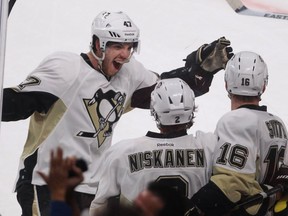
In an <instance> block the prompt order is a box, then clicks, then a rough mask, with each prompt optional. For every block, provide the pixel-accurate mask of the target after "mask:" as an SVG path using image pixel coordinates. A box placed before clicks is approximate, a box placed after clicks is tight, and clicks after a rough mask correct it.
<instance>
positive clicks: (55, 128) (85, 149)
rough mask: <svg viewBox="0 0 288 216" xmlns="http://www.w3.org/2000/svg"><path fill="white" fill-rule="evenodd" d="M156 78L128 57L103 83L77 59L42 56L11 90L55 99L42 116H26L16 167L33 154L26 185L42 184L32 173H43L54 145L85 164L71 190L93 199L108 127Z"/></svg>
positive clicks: (61, 54)
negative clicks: (137, 92)
mask: <svg viewBox="0 0 288 216" xmlns="http://www.w3.org/2000/svg"><path fill="white" fill-rule="evenodd" d="M157 79H158V78H157V76H156V74H154V73H152V72H150V71H148V70H147V69H145V68H144V67H143V66H142V64H140V63H139V62H138V61H136V60H135V59H134V58H133V57H132V58H131V59H130V62H129V63H126V64H124V65H123V67H122V68H121V70H120V71H119V72H118V73H117V74H116V75H115V76H113V77H112V78H111V80H110V81H108V80H107V79H106V78H105V77H104V76H103V74H101V73H100V72H98V71H96V70H94V69H93V68H92V67H90V66H89V65H88V64H87V63H86V62H85V61H84V59H83V58H82V57H81V56H80V55H77V54H73V53H68V52H57V53H54V54H52V55H50V56H48V57H47V58H46V59H44V60H43V61H42V62H41V63H40V65H39V66H38V67H37V68H36V69H35V70H34V71H33V72H32V73H31V74H29V76H28V77H27V79H26V80H25V81H24V82H22V83H21V84H20V85H18V86H17V87H15V90H16V91H21V92H35V91H36V92H49V93H51V94H53V95H55V96H57V97H58V98H59V99H58V101H56V102H55V104H54V105H53V107H52V108H51V109H50V110H49V112H48V113H46V114H43V113H37V112H35V113H34V114H33V115H32V116H31V120H30V126H29V134H28V138H27V141H26V144H25V146H24V151H23V154H22V157H21V161H20V166H19V168H20V169H21V168H23V161H24V159H25V158H26V157H28V156H29V155H31V154H33V153H34V152H35V151H36V150H37V149H38V158H37V163H36V166H35V168H34V171H33V179H32V183H33V184H36V185H43V184H45V183H44V181H43V180H42V179H41V177H40V176H39V175H38V174H37V173H36V171H37V170H40V171H41V172H44V173H48V171H49V161H50V151H51V150H55V149H56V147H57V146H60V147H61V148H62V149H63V152H64V157H66V156H77V157H79V158H83V159H85V160H86V161H87V163H88V171H86V172H85V173H84V175H85V176H84V177H85V179H84V181H83V182H82V184H81V185H79V186H78V187H77V189H76V190H77V191H79V192H84V193H90V194H95V192H96V187H95V184H94V182H95V181H94V180H93V179H92V176H94V172H95V171H96V170H98V168H97V166H98V164H99V157H100V155H101V154H102V152H103V151H105V150H106V149H107V148H108V147H110V145H111V139H112V137H111V135H112V131H113V128H114V127H115V125H116V124H117V121H118V120H119V118H120V117H121V115H122V113H124V112H125V111H128V110H130V106H129V105H130V99H131V96H132V94H133V92H134V91H135V90H137V89H140V88H143V87H147V86H151V85H153V84H154V83H155V82H156V81H157Z"/></svg>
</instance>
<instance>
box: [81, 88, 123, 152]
mask: <svg viewBox="0 0 288 216" xmlns="http://www.w3.org/2000/svg"><path fill="white" fill-rule="evenodd" d="M125 99H126V94H122V93H121V92H115V91H113V90H109V91H108V92H105V93H103V91H102V89H99V90H97V92H96V93H95V94H94V96H93V98H91V99H83V101H84V104H85V106H86V109H87V111H88V113H89V116H90V119H91V121H92V123H93V125H94V128H95V132H85V131H80V132H79V133H78V134H77V136H81V137H88V138H96V137H97V139H98V147H100V146H101V145H102V144H103V142H104V141H105V139H106V137H109V136H111V134H112V130H113V124H114V123H116V122H117V121H118V120H119V119H120V117H121V115H122V113H123V110H124V107H123V105H124V102H125Z"/></svg>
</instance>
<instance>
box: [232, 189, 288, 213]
mask: <svg viewBox="0 0 288 216" xmlns="http://www.w3.org/2000/svg"><path fill="white" fill-rule="evenodd" d="M283 191H284V186H283V185H280V184H279V185H277V186H275V187H273V188H271V189H269V190H267V191H263V192H261V193H259V194H255V195H253V196H250V197H248V198H247V199H245V200H244V201H242V202H241V203H239V204H237V205H236V206H235V208H234V210H237V209H239V208H242V207H245V208H247V207H250V206H253V205H256V204H259V203H261V202H262V201H263V200H264V199H265V198H267V197H269V196H271V195H274V194H276V193H278V192H283Z"/></svg>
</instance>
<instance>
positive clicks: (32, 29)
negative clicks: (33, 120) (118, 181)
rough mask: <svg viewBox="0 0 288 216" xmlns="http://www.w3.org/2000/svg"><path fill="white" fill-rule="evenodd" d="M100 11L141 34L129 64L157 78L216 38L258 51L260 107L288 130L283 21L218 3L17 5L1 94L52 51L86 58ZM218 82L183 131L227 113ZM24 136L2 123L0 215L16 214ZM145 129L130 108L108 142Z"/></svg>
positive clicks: (143, 114)
mask: <svg viewBox="0 0 288 216" xmlns="http://www.w3.org/2000/svg"><path fill="white" fill-rule="evenodd" d="M261 1H262V2H264V1H263V0H261ZM271 2H275V3H276V5H274V6H273V7H278V6H279V7H281V8H283V7H284V6H283V5H281V3H283V2H284V1H280V0H278V2H277V1H272V0H271V1H268V0H265V3H267V4H271ZM277 4H278V5H277ZM286 6H287V4H286ZM287 8H288V7H287ZM287 8H286V9H287ZM102 10H112V11H119V10H122V11H124V12H126V13H127V14H128V15H129V16H130V17H131V18H132V20H133V21H134V22H135V23H136V24H137V25H138V27H139V28H140V30H141V51H140V54H139V55H136V58H137V59H138V60H140V61H141V62H142V63H143V64H144V65H145V66H146V68H148V69H151V70H153V71H156V72H158V73H161V72H164V71H168V70H170V69H173V68H177V67H181V66H183V64H184V62H183V61H182V59H183V58H185V57H186V56H187V55H188V54H189V53H190V52H191V51H193V50H195V49H197V48H198V47H199V46H200V45H202V44H203V43H209V42H212V41H213V40H215V39H217V38H220V37H222V36H225V37H226V38H228V39H229V40H230V41H231V43H232V47H233V49H234V52H238V51H243V50H249V51H255V52H258V53H259V54H261V55H262V57H263V58H264V60H265V61H266V63H267V64H268V68H269V83H268V87H267V90H266V93H265V94H264V95H263V97H262V104H266V105H268V110H269V111H270V112H272V113H274V114H276V115H278V116H280V117H281V118H282V119H283V120H284V121H285V123H286V124H288V112H287V107H286V105H288V102H287V100H288V98H287V92H288V85H287V82H288V81H287V80H288V55H287V50H288V42H287V38H288V21H287V20H277V19H272V18H263V17H251V16H243V15H238V14H236V13H235V12H234V11H233V10H232V9H231V8H230V6H229V5H228V4H227V3H226V1H225V0H193V1H192V0H177V1H176V0H165V1H163V0H141V1H137V0H121V1H116V0H105V1H95V0H61V1H59V0H41V1H39V0H21V1H20V0H19V1H17V2H16V4H15V7H14V9H13V11H12V13H11V14H10V17H9V20H8V32H7V45H6V63H5V74H4V87H10V86H15V85H18V84H19V83H20V82H22V81H23V80H24V79H25V78H26V75H27V74H28V73H29V72H30V71H32V70H33V69H34V68H35V67H36V66H37V65H38V64H39V62H40V61H41V60H42V59H43V58H44V57H45V56H47V55H48V54H50V53H52V52H54V51H71V52H75V53H79V54H80V53H81V52H88V50H89V43H90V38H91V33H90V26H91V23H92V20H93V18H94V17H95V16H96V15H97V14H98V13H99V12H100V11H102ZM223 75H224V73H223V71H221V72H219V73H218V74H216V75H215V78H214V81H213V83H212V86H211V89H210V92H209V93H208V94H206V95H204V96H201V97H199V98H197V99H196V104H197V105H198V112H197V113H196V119H195V124H194V126H193V128H192V129H190V131H189V132H191V133H194V132H195V131H196V130H203V131H214V128H215V125H216V123H217V120H218V119H219V118H220V117H221V116H222V115H223V114H224V113H226V112H227V111H229V110H230V103H229V98H228V97H227V93H226V91H225V89H224V78H223ZM27 129H28V120H24V121H18V122H2V124H1V143H0V214H1V215H2V216H19V215H20V214H21V211H20V207H19V205H18V203H17V200H16V194H15V193H13V185H14V181H15V178H16V176H17V167H18V161H19V157H20V155H21V152H22V148H23V144H24V142H25V140H26V136H27ZM147 130H152V131H157V129H156V126H155V124H154V122H153V121H152V117H151V116H150V113H149V111H148V110H139V109H135V110H133V111H132V112H130V113H128V114H125V115H123V117H122V119H121V120H120V122H119V124H118V126H116V131H115V134H114V140H113V143H116V142H117V141H119V140H122V139H126V138H133V137H138V136H143V135H145V133H146V132H147Z"/></svg>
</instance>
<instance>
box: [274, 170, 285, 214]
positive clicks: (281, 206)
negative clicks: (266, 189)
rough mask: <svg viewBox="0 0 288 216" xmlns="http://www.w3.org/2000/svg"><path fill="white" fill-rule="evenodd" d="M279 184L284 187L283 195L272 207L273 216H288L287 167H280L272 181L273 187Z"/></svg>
mask: <svg viewBox="0 0 288 216" xmlns="http://www.w3.org/2000/svg"><path fill="white" fill-rule="evenodd" d="M277 184H281V185H282V186H283V187H284V191H283V193H282V194H283V195H282V197H281V199H280V200H278V201H277V202H276V204H275V206H274V209H273V210H274V215H275V216H286V215H288V166H286V165H284V164H283V165H282V166H281V167H280V168H279V170H278V172H277V174H276V178H275V179H274V181H273V185H277Z"/></svg>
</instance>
